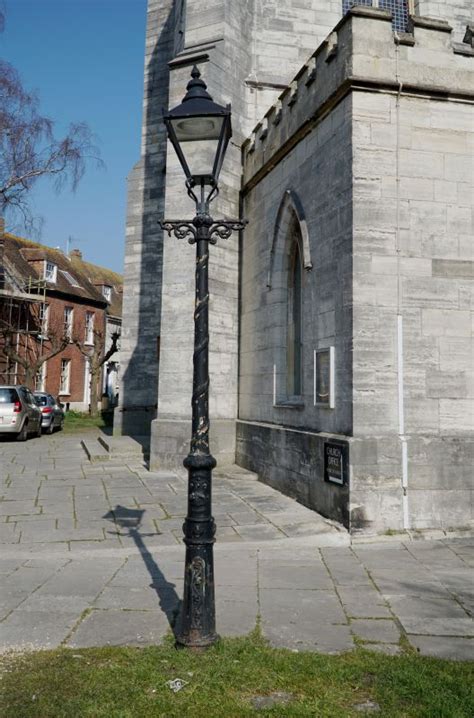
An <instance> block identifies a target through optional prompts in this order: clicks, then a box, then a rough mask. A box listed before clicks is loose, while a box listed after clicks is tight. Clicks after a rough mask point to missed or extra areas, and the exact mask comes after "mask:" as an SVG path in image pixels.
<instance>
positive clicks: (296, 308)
mask: <svg viewBox="0 0 474 718" xmlns="http://www.w3.org/2000/svg"><path fill="white" fill-rule="evenodd" d="M290 242H291V244H290V251H289V262H288V304H287V317H288V319H287V335H286V336H287V359H286V368H287V376H286V384H287V394H288V396H289V397H291V396H301V395H302V394H303V379H302V374H303V368H302V360H303V356H302V354H303V352H302V339H303V316H302V315H303V311H302V309H303V293H302V279H303V272H302V257H301V234H300V231H299V227H298V225H297V223H296V222H295V223H294V225H293V227H292V232H291V240H290Z"/></svg>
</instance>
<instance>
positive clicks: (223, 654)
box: [0, 635, 474, 718]
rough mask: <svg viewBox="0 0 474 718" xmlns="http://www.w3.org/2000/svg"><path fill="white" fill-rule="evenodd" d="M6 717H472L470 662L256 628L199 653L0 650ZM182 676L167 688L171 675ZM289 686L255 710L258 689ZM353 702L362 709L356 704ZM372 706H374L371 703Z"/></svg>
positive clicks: (262, 692)
mask: <svg viewBox="0 0 474 718" xmlns="http://www.w3.org/2000/svg"><path fill="white" fill-rule="evenodd" d="M0 666H1V680H0V715H1V716H2V718H72V717H74V718H106V717H107V718H182V717H183V716H184V717H189V718H246V717H248V716H255V715H256V714H257V715H258V714H260V715H265V716H267V715H268V716H278V718H285V717H286V716H293V717H295V718H296V717H301V716H311V717H316V716H317V717H318V718H325V717H327V718H339V717H341V718H342V717H343V718H347V717H350V716H360V715H366V714H367V711H364V709H362V710H361V708H360V704H364V703H365V702H366V701H372V702H373V703H374V704H377V706H379V709H377V706H375V708H376V712H375V713H374V714H375V715H377V716H381V717H392V716H397V717H399V718H401V717H403V718H411V717H419V718H472V716H473V715H474V693H473V691H474V664H472V663H462V662H452V661H441V660H437V659H430V658H422V657H420V656H417V655H413V654H411V655H410V654H407V655H401V656H385V655H382V654H379V653H371V652H369V651H365V650H363V649H362V648H358V649H357V650H355V651H353V652H351V653H346V654H343V655H340V656H324V655H320V654H315V653H303V652H302V653H293V652H291V651H287V650H275V649H272V648H270V647H269V646H267V645H266V644H265V642H264V641H263V640H262V639H261V638H259V636H258V635H254V636H250V637H248V638H242V639H226V640H223V641H220V642H219V643H218V644H217V645H216V646H214V647H213V648H212V649H210V650H208V651H207V652H204V653H192V652H188V651H177V650H176V649H175V648H174V647H173V645H172V644H171V641H168V642H166V643H165V645H163V646H161V647H152V648H142V649H137V648H112V647H109V648H100V649H87V650H70V649H61V650H56V651H44V652H38V653H29V654H22V655H17V656H6V657H5V656H4V657H3V658H2V659H1V662H0ZM175 678H181V679H182V680H184V681H187V685H186V686H185V687H184V688H183V689H182V690H181V691H179V692H178V693H173V692H172V691H171V690H170V688H169V687H168V686H167V685H166V684H167V681H169V680H173V679H175ZM276 692H284V693H287V694H290V700H289V702H288V703H286V704H278V705H275V706H273V707H270V708H266V709H263V710H257V709H256V707H254V705H253V701H254V700H255V697H257V696H268V695H271V694H272V693H276ZM357 706H359V708H358V709H357ZM373 709H374V706H372V711H371V713H372V712H373Z"/></svg>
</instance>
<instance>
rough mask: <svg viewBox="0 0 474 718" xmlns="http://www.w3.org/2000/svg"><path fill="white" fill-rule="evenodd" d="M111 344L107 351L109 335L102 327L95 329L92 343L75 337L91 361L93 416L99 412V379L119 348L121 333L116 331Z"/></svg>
mask: <svg viewBox="0 0 474 718" xmlns="http://www.w3.org/2000/svg"><path fill="white" fill-rule="evenodd" d="M111 339H112V342H111V345H110V347H109V348H108V350H107V351H105V346H106V341H107V335H106V332H105V331H103V330H101V329H94V331H93V343H92V345H90V344H86V343H85V342H84V341H81V340H80V339H78V338H74V339H73V342H74V344H75V345H76V346H77V348H78V349H79V351H80V352H81V354H82V355H83V356H84V357H86V359H87V360H88V361H89V369H90V397H91V398H90V414H91V416H97V414H98V413H99V409H98V403H99V379H100V372H101V369H102V367H103V366H104V364H106V363H107V362H108V361H109V359H110V358H111V357H112V356H113V355H114V354H115V353H116V352H118V350H119V345H118V342H119V339H120V334H119V333H118V332H114V333H113V334H112V335H111Z"/></svg>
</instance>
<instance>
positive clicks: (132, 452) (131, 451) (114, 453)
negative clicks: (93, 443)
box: [98, 436, 143, 459]
mask: <svg viewBox="0 0 474 718" xmlns="http://www.w3.org/2000/svg"><path fill="white" fill-rule="evenodd" d="M98 441H99V443H100V444H101V445H102V446H103V448H104V449H105V451H106V452H107V453H108V454H109V457H110V458H111V459H115V458H120V459H122V458H137V459H142V458H143V448H142V445H141V444H140V443H139V442H138V441H136V440H135V439H132V437H131V436H99V439H98Z"/></svg>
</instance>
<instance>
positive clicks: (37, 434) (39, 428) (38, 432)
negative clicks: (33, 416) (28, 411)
mask: <svg viewBox="0 0 474 718" xmlns="http://www.w3.org/2000/svg"><path fill="white" fill-rule="evenodd" d="M40 436H41V420H40V421H39V422H38V430H37V432H36V437H37V438H38V439H39V438H40Z"/></svg>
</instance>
